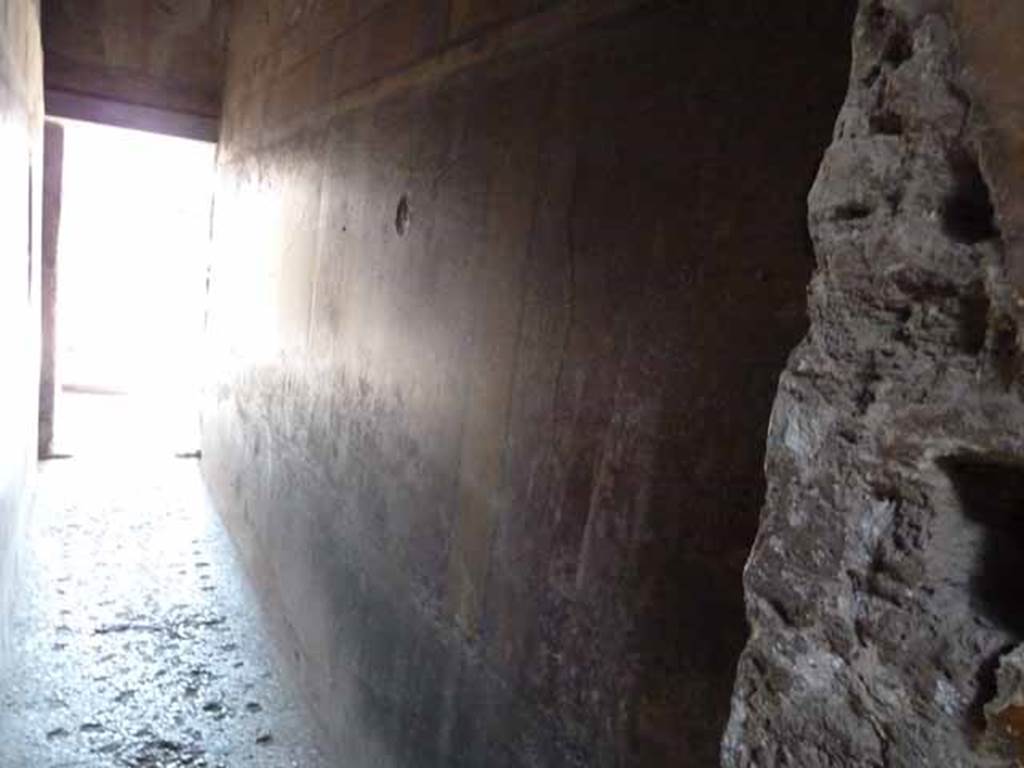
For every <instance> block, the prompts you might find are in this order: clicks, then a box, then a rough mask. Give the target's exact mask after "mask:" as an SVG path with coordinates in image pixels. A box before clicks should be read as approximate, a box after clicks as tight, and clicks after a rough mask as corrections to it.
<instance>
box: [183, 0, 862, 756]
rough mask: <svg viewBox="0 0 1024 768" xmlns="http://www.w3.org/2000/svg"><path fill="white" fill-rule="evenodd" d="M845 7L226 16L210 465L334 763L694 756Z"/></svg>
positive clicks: (712, 714)
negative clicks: (329, 744)
mask: <svg viewBox="0 0 1024 768" xmlns="http://www.w3.org/2000/svg"><path fill="white" fill-rule="evenodd" d="M851 11H852V9H848V8H846V7H845V4H843V3H820V2H818V1H817V0H807V1H806V2H805V1H804V0H796V1H794V0H785V1H784V2H783V1H780V2H775V3H749V2H741V1H740V0H728V1H726V2H722V1H721V0H718V1H717V2H696V3H678V2H668V1H667V0H666V1H664V2H662V1H660V0H658V1H655V2H643V1H641V0H602V1H601V2H574V1H569V2H563V3H560V4H558V3H552V2H518V1H516V0H513V1H512V2H508V1H506V2H498V1H497V0H460V1H458V2H453V3H445V2H435V1H434V0H399V2H395V3H381V2H356V3H317V2H299V3H296V2H283V0H281V1H276V2H251V3H250V2H245V3H238V4H236V7H235V12H234V16H233V18H232V20H231V24H230V40H231V46H230V50H229V57H228V65H227V66H228V76H227V86H226V94H225V96H226V98H225V109H224V122H223V127H222V133H221V147H220V170H219V175H220V183H219V190H218V194H217V200H216V216H215V222H214V230H215V234H214V237H215V251H216V255H215V263H214V268H213V274H212V284H211V310H210V322H209V327H210V337H211V345H212V347H211V350H210V361H211V367H212V369H213V371H214V380H213V382H212V383H211V388H210V398H209V402H208V403H207V405H206V408H205V411H204V437H203V466H204V471H205V473H206V477H207V479H208V481H209V483H210V485H211V487H212V489H213V491H214V494H215V496H216V498H217V501H218V504H219V506H220V509H221V511H222V512H223V515H224V517H225V519H226V521H227V523H228V525H229V527H230V529H231V531H232V533H233V535H234V537H235V539H236V541H237V542H238V544H239V547H240V550H241V551H242V553H243V555H244V556H245V558H246V560H247V562H248V565H249V568H250V571H251V572H252V574H253V576H254V579H255V581H256V583H257V585H258V587H259V590H260V592H261V594H262V595H263V597H264V599H265V603H266V605H267V607H268V612H269V615H270V616H271V618H272V619H273V621H274V626H275V631H276V634H277V637H278V641H279V646H280V647H281V649H282V651H283V654H284V657H285V659H286V661H287V663H288V665H289V666H290V667H291V668H292V669H293V670H294V672H295V674H296V675H297V677H298V678H299V681H300V683H301V684H302V687H303V689H304V690H305V691H306V692H307V695H308V696H309V698H310V701H311V704H312V707H313V710H314V711H315V712H316V713H317V715H318V717H319V718H320V720H321V721H322V723H323V724H324V726H325V728H326V730H327V733H328V734H329V736H330V738H331V740H332V742H333V743H334V744H335V745H336V746H337V748H338V750H339V755H340V756H339V763H341V764H344V765H347V766H353V768H361V767H362V766H371V765H373V766H391V765H396V766H416V768H426V767H428V766H446V767H449V768H450V767H452V766H483V765H486V766H493V767H495V768H498V767H499V766H517V767H521V766H559V767H567V766H592V767H595V768H597V767H600V766H644V768H653V767H654V766H712V765H715V764H716V763H717V762H718V751H719V746H718V745H719V742H720V738H721V732H722V729H723V726H724V721H725V717H726V714H727V707H728V697H729V691H730V689H731V684H732V681H733V672H734V669H735V662H736V658H737V655H738V652H739V649H740V647H741V645H742V643H743V641H744V638H745V626H744V622H743V615H742V602H741V600H742V594H741V588H740V568H741V566H742V563H743V561H744V559H745V557H746V554H747V552H748V550H749V545H750V541H751V539H752V536H753V534H754V530H755V527H756V520H757V513H758V509H759V507H760V504H761V501H762V494H763V476H762V471H761V466H762V461H763V441H762V439H761V437H760V436H761V435H763V434H764V432H765V430H766V427H767V420H768V414H769V408H770V403H771V400H772V397H773V395H774V391H775V388H776V378H777V375H778V372H779V371H780V370H781V369H782V367H783V365H784V362H785V357H786V355H787V354H788V351H789V350H790V349H791V348H792V346H793V344H795V343H796V341H797V340H798V338H799V336H800V335H801V334H802V333H803V332H804V329H805V316H804V311H803V307H804V302H805V285H806V282H807V279H808V277H809V271H810V268H811V253H810V244H809V242H808V240H807V234H806V227H805V218H806V209H805V195H806V189H807V188H808V186H809V185H810V183H811V180H812V178H813V174H814V170H815V168H816V167H817V165H818V163H819V161H820V156H821V152H822V150H823V149H824V147H825V145H826V143H827V140H828V135H829V134H828V132H829V127H830V126H831V124H832V122H833V120H834V115H835V111H836V109H837V108H838V106H839V103H840V101H841V97H842V91H843V86H844V83H845V77H846V73H847V71H848V66H849V58H848V40H849V28H850V23H851V18H852V12H851Z"/></svg>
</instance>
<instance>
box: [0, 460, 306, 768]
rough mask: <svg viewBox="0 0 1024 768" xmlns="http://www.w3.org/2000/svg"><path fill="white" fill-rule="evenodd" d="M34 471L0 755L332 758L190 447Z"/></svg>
mask: <svg viewBox="0 0 1024 768" xmlns="http://www.w3.org/2000/svg"><path fill="white" fill-rule="evenodd" d="M39 480H40V482H39V488H38V491H37V501H36V505H35V512H34V514H33V515H32V517H31V519H30V520H29V521H28V523H27V524H26V525H27V530H26V531H25V549H24V557H23V561H22V563H21V566H20V571H21V586H20V591H19V598H18V603H17V607H16V611H15V619H14V622H13V625H12V628H11V647H10V649H9V651H10V652H9V653H8V654H6V656H7V658H8V663H7V664H6V665H5V667H6V668H5V669H4V670H3V675H2V677H0V681H2V687H0V697H2V698H0V702H2V705H3V706H2V710H0V766H3V767H4V768H21V767H22V766H24V767H25V768H58V767H61V768H63V767H68V768H70V767H71V766H153V767H156V766H160V767H162V768H177V767H178V766H194V767H199V766H206V767H207V768H213V767H214V766H225V767H227V766H254V767H255V768H262V767H267V768H269V767H270V766H273V768H282V767H285V766H301V767H302V768H318V767H320V766H325V765H326V762H325V761H324V760H323V759H322V758H321V757H320V756H319V754H318V752H317V749H316V747H315V736H314V733H313V732H312V727H311V726H310V724H309V723H308V721H307V719H306V717H305V715H304V713H303V711H302V710H301V708H300V707H299V705H298V704H297V702H296V699H295V695H294V692H293V691H291V690H290V689H289V688H288V687H287V686H286V685H285V683H284V682H283V681H282V680H281V679H279V677H278V676H277V675H276V674H275V672H274V661H273V658H272V655H271V651H270V649H269V647H268V642H267V639H266V638H265V636H264V635H263V634H262V631H261V628H260V617H259V615H258V611H257V608H256V606H255V605H254V602H253V600H254V598H253V595H252V594H251V593H250V591H249V590H248V588H247V586H246V583H245V581H244V579H243V576H242V574H241V572H240V570H239V568H240V567H239V565H238V564H237V562H236V559H235V556H234V552H233V550H232V548H231V545H230V542H229V541H228V540H227V538H226V535H225V533H224V530H223V528H222V527H221V525H220V523H219V521H218V519H217V518H216V516H215V514H214V513H213V512H212V510H211V507H210V503H209V501H208V500H207V497H206V495H205V492H204V490H203V487H202V483H201V480H200V478H199V473H198V466H197V463H196V462H195V461H192V460H175V459H170V458H163V459H160V458H154V457H152V456H150V457H147V458H146V459H145V460H142V461H139V463H137V464H128V463H126V462H125V461H124V460H123V459H122V460H120V461H111V460H109V459H107V460H104V459H102V458H98V457H92V458H78V459H73V460H68V461H55V462H49V463H46V464H44V465H43V467H42V470H41V474H40V478H39Z"/></svg>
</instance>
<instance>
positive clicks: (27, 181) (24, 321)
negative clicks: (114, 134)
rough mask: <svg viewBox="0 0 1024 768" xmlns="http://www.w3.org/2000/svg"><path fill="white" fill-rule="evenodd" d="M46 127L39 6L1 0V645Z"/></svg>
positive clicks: (33, 371) (26, 481)
mask: <svg viewBox="0 0 1024 768" xmlns="http://www.w3.org/2000/svg"><path fill="white" fill-rule="evenodd" d="M42 132H43V91H42V55H41V51H40V43H39V11H38V8H37V6H36V4H35V3H34V2H31V0H7V2H5V3H0V169H3V173H0V361H2V362H0V652H2V651H3V650H5V645H6V642H5V638H6V622H7V616H8V611H9V606H10V600H11V598H12V591H13V587H14V578H15V564H16V553H17V543H18V532H19V528H20V524H21V519H22V515H23V513H24V511H25V509H26V507H27V504H28V501H29V496H30V493H31V479H30V478H31V474H32V473H33V472H34V468H35V454H36V426H37V425H36V414H37V405H38V400H39V389H38V386H39V324H40V318H39V298H38V297H39V288H38V282H39V253H38V250H39V242H40V237H39V232H40V226H39V224H40V215H39V213H40V204H41V190H42V168H43V166H42ZM0 655H2V654H0ZM0 661H2V658H0Z"/></svg>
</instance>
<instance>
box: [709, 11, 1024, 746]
mask: <svg viewBox="0 0 1024 768" xmlns="http://www.w3.org/2000/svg"><path fill="white" fill-rule="evenodd" d="M955 5H956V4H947V3H913V2H892V3H880V2H866V3H863V4H862V7H861V9H860V13H859V15H858V19H857V22H856V28H855V31H854V50H853V69H852V74H851V79H850V92H849V94H848V96H847V99H846V103H845V105H844V106H843V109H842V111H841V113H840V116H839V120H838V123H837V125H836V131H835V139H834V142H833V144H832V146H831V147H830V148H829V150H828V152H827V153H826V155H825V160H824V163H823V165H822V168H821V171H820V172H819V175H818V179H817V181H816V182H815V185H814V188H813V190H812V192H811V196H810V201H809V204H810V226H811V235H812V237H813V239H814V244H815V252H816V254H817V270H816V272H815V276H814V279H813V280H812V282H811V289H810V294H809V299H810V301H809V308H810V316H811V329H810V332H809V334H808V336H807V337H806V338H805V340H804V341H803V343H802V344H801V345H800V347H799V348H798V349H797V350H796V352H795V353H794V354H793V356H792V357H791V358H790V361H789V365H788V366H787V369H786V372H785V373H784V374H783V376H782V379H781V382H780V390H779V395H778V398H777V399H776V402H775V407H774V411H773V414H772V420H771V428H770V433H769V439H768V455H767V459H766V470H767V477H768V493H767V501H766V505H765V510H764V513H763V518H762V524H761V529H760V532H759V533H758V537H757V541H756V543H755V545H754V550H753V554H752V556H751V559H750V562H749V564H748V565H747V570H746V578H745V582H746V590H747V605H748V615H749V618H750V620H751V624H752V637H751V639H750V641H749V642H748V644H747V647H746V650H745V651H744V653H743V656H742V660H741V663H740V668H739V679H738V681H737V686H736V691H735V694H734V697H733V707H732V717H731V720H730V724H729V727H728V730H727V733H726V738H725V744H724V751H723V756H724V763H725V764H726V765H728V766H766V765H794V766H797V765H798V766H854V765H857V766H863V765H879V766H882V765H898V766H912V765H936V766H938V765H950V766H953V765H957V766H960V765H963V766H967V765H971V766H974V765H1007V766H1009V765H1017V764H1018V760H1019V759H1020V755H1021V752H1020V750H1021V747H1022V744H1024V742H1022V740H1021V738H1022V735H1024V731H1022V730H1021V725H1022V718H1021V715H1022V714H1024V710H1022V709H1021V705H1022V703H1024V689H1022V688H1021V681H1022V676H1021V671H1022V667H1021V654H1022V652H1021V650H1020V649H1019V648H1018V646H1019V644H1020V643H1021V642H1022V641H1024V634H1022V632H1024V624H1022V622H1021V615H1022V614H1021V602H1020V600H1021V596H1022V593H1021V591H1020V589H1019V581H1018V579H1017V578H1016V577H1015V575H1014V574H1015V570H1016V568H1017V567H1018V564H1019V563H1020V562H1021V556H1022V554H1024V517H1022V516H1021V513H1022V512H1024V469H1022V467H1024V439H1022V437H1024V431H1022V427H1024V408H1022V405H1021V388H1020V352H1019V322H1020V313H1021V308H1022V306H1024V304H1022V300H1021V297H1022V293H1021V288H1022V285H1021V283H1020V282H1019V274H1020V271H1019V270H1020V260H1021V257H1022V255H1024V254H1022V251H1021V248H1020V244H1021V240H1020V237H1019V233H1020V231H1021V223H1022V220H1021V218H1020V215H1019V213H1020V208H1019V198H1018V197H1017V191H1018V190H1019V184H1020V175H1019V174H1020V171H1021V165H1020V158H1021V154H1020V149H1021V146H1022V143H1021V141H1022V136H1024V134H1022V130H1021V129H1022V128H1024V123H1022V122H1021V121H1020V116H1021V113H1020V111H1019V109H1020V102H1019V96H1016V97H1015V96H1013V95H1012V93H1011V92H1009V91H1008V90H1007V89H1008V88H1010V87H1013V88H1016V86H1011V83H1012V82H1019V75H1020V71H1021V70H1020V69H1019V66H1018V65H1019V64H1020V62H1021V61H1022V58H1021V55H1022V51H1024V49H1022V47H1021V46H1022V38H1021V37H1019V36H1014V35H1010V36H1008V35H1007V29H1009V30H1014V31H1016V32H1018V33H1019V32H1020V31H1021V30H1024V26H1022V21H1024V14H1022V12H1021V11H1020V10H1019V9H1000V8H996V7H995V5H997V4H989V5H990V6H991V7H990V8H989V9H988V10H989V12H990V13H989V14H985V13H982V12H980V9H979V8H978V6H984V5H985V4H984V3H968V2H964V3H961V4H959V5H960V6H962V7H954V6H955ZM1014 67H1016V68H1014ZM1008 98H1009V99H1017V100H1016V101H1012V102H1007V101H1006V99H1008ZM1010 104H1012V105H1013V108H1014V109H1016V110H1017V111H1016V113H1015V114H1014V113H1013V112H1009V111H1005V110H1007V109H1008V107H1009V106H1010Z"/></svg>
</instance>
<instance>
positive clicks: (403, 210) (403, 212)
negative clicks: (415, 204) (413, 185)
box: [395, 195, 412, 237]
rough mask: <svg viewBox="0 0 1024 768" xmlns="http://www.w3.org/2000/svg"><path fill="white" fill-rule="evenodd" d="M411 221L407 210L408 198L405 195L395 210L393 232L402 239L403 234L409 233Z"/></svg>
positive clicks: (410, 215)
mask: <svg viewBox="0 0 1024 768" xmlns="http://www.w3.org/2000/svg"><path fill="white" fill-rule="evenodd" d="M411 219H412V213H411V211H410V210H409V198H408V196H407V195H402V197H401V198H400V199H399V201H398V207H397V208H396V209H395V232H397V233H398V236H399V237H404V236H405V233H406V232H408V231H409V222H410V220H411Z"/></svg>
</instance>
